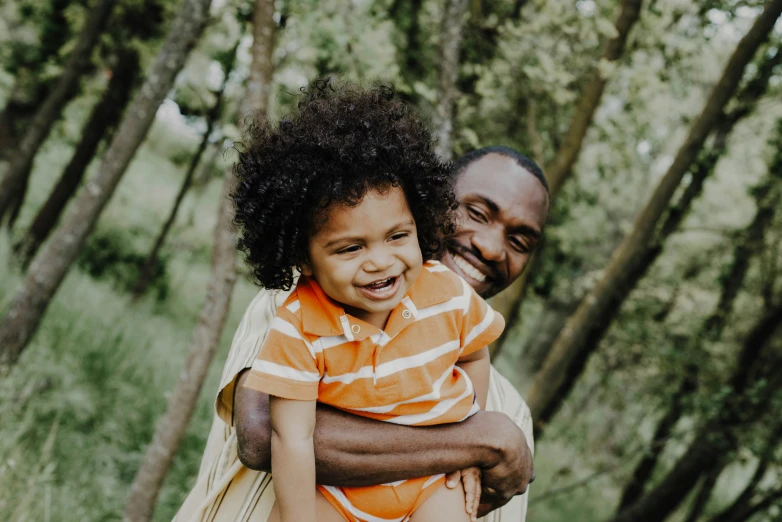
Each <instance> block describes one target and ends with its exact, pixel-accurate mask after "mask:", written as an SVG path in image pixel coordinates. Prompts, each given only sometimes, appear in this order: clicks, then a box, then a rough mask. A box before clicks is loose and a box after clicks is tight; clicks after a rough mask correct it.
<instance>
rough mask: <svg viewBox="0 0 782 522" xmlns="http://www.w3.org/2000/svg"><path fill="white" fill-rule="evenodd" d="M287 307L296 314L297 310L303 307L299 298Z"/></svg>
mask: <svg viewBox="0 0 782 522" xmlns="http://www.w3.org/2000/svg"><path fill="white" fill-rule="evenodd" d="M285 308H287V309H288V310H290V311H291V312H292V313H294V314H295V313H296V312H298V311H299V308H301V303H300V302H299V300H298V299H297V300H296V301H293V302H292V303H291V304H289V305H288V306H286V307H285Z"/></svg>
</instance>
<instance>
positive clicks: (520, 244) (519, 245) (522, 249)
mask: <svg viewBox="0 0 782 522" xmlns="http://www.w3.org/2000/svg"><path fill="white" fill-rule="evenodd" d="M510 245H511V247H513V250H515V251H516V252H519V253H521V254H526V253H528V252H530V250H532V249H531V248H530V246H529V244H528V243H527V242H525V241H524V240H523V239H520V238H518V237H512V238H510Z"/></svg>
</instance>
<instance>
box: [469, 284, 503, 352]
mask: <svg viewBox="0 0 782 522" xmlns="http://www.w3.org/2000/svg"><path fill="white" fill-rule="evenodd" d="M460 279H461V278H460ZM462 285H463V287H464V297H465V298H466V299H467V309H466V310H465V312H464V317H463V321H462V331H461V344H462V351H461V355H462V356H464V355H469V354H471V353H473V352H477V351H478V350H480V349H481V348H483V347H485V346H488V345H489V344H491V343H493V342H494V341H496V340H497V339H498V338H499V336H500V334H502V330H503V329H504V328H505V319H503V317H502V315H501V314H499V313H497V312H495V311H494V309H493V308H492V307H491V306H489V304H488V303H487V302H486V301H484V299H483V298H482V297H481V296H479V295H478V294H477V293H476V292H475V290H473V288H472V287H471V286H470V285H469V284H467V282H465V281H464V280H462Z"/></svg>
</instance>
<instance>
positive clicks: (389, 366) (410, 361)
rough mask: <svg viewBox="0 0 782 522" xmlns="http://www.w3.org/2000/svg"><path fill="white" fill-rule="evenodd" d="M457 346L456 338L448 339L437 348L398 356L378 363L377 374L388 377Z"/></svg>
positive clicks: (424, 363)
mask: <svg viewBox="0 0 782 522" xmlns="http://www.w3.org/2000/svg"><path fill="white" fill-rule="evenodd" d="M458 348H459V341H458V340H456V341H449V342H447V343H445V344H442V345H440V346H438V347H437V348H432V349H431V350H427V351H425V352H422V353H417V354H415V355H411V356H409V357H400V358H399V359H395V360H393V361H388V362H387V363H383V364H380V365H378V367H377V376H378V377H381V378H382V377H388V376H389V375H393V374H395V373H397V372H401V371H404V370H408V369H410V368H417V367H419V366H424V365H426V364H428V363H430V362H432V361H434V360H435V359H438V358H440V357H442V356H443V355H445V354H447V353H449V352H452V351H454V350H457V349H458Z"/></svg>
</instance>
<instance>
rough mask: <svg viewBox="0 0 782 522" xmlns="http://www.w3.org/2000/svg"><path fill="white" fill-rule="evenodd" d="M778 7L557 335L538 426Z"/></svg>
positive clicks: (585, 354)
mask: <svg viewBox="0 0 782 522" xmlns="http://www.w3.org/2000/svg"><path fill="white" fill-rule="evenodd" d="M780 13H782V0H769V1H768V2H766V5H765V9H764V10H763V12H762V13H761V14H760V15H759V16H758V18H757V19H756V20H755V23H754V24H753V26H752V28H751V29H750V31H749V32H748V33H747V34H746V35H745V36H744V37H743V38H742V39H741V41H740V42H739V44H738V45H737V47H736V49H735V51H734V52H733V55H732V56H731V57H730V59H729V60H728V63H727V65H726V66H725V68H724V70H723V73H722V76H721V78H720V79H719V81H718V82H717V84H716V85H715V86H714V88H713V89H712V92H711V94H710V95H709V97H708V99H707V102H706V105H705V107H704V108H703V110H702V112H701V114H700V115H699V116H698V118H697V120H696V121H695V122H694V123H693V125H692V127H691V128H690V132H689V134H688V136H687V137H686V139H685V141H684V143H683V144H682V146H681V147H680V149H679V151H678V152H677V154H676V157H675V158H674V161H673V163H672V164H671V166H670V167H669V169H668V171H667V172H666V174H665V176H664V177H663V178H662V179H661V181H660V183H659V184H658V186H657V187H656V189H655V191H654V193H653V194H652V196H651V198H650V199H649V201H648V202H647V204H646V206H645V207H644V209H643V210H642V211H641V212H640V213H639V214H638V216H637V217H636V220H635V223H634V225H633V229H632V231H631V232H630V233H629V234H628V236H627V237H626V238H625V239H624V240H623V241H622V243H621V244H620V245H619V247H618V248H617V249H616V250H615V251H614V254H613V255H612V257H611V260H610V262H609V264H608V267H607V268H606V270H605V272H604V274H603V277H602V279H601V280H600V281H599V282H598V283H597V285H596V286H595V287H594V288H593V289H592V291H591V292H590V293H589V294H588V295H587V296H586V297H585V298H584V300H583V301H582V302H581V304H580V305H579V307H578V309H577V310H576V312H575V313H574V314H573V315H572V316H571V318H570V319H569V320H568V322H567V324H566V325H565V328H564V329H563V331H562V332H561V333H560V335H559V336H558V337H557V340H556V341H555V342H554V345H553V346H552V349H551V352H550V353H549V355H548V357H547V358H546V361H545V362H544V364H543V367H542V368H541V370H540V372H538V374H537V375H536V377H535V380H534V382H533V385H532V389H531V392H530V395H529V401H528V402H529V405H530V408H531V410H532V413H533V417H534V418H535V419H536V420H537V421H538V427H539V428H538V429H539V430H540V429H541V428H543V427H545V424H546V423H547V422H548V421H549V420H550V419H551V417H552V416H553V415H554V413H555V412H556V411H557V410H558V408H559V406H560V405H561V404H562V402H563V401H564V399H565V398H566V397H567V395H568V394H569V393H570V390H571V389H572V387H573V385H574V383H575V381H576V380H577V379H578V377H579V376H580V374H581V372H582V370H583V368H584V367H585V365H586V362H587V360H588V359H589V356H590V355H591V354H592V352H594V350H595V348H596V347H597V344H598V341H599V340H600V339H601V338H602V336H603V333H604V332H605V331H606V330H607V328H608V326H609V325H610V322H611V319H612V317H613V314H614V312H615V310H616V309H617V306H618V303H621V300H622V298H623V297H622V296H623V295H624V294H625V292H626V290H627V288H628V284H629V283H630V281H632V280H633V278H634V277H635V273H636V271H637V270H638V267H639V266H640V265H641V264H642V261H643V257H642V254H643V253H644V252H645V251H646V247H647V246H648V245H649V243H650V241H651V240H652V239H653V237H654V234H655V231H656V230H657V227H658V224H659V222H660V220H661V218H662V217H663V215H664V213H665V211H666V210H667V208H668V205H669V203H670V201H671V198H672V197H673V195H674V193H675V191H676V189H677V188H678V187H679V185H680V183H681V181H682V178H683V177H684V175H685V174H686V173H687V172H688V171H689V169H690V167H691V166H692V165H693V163H694V162H695V161H696V158H697V155H698V152H699V151H700V150H701V148H702V147H703V144H704V142H705V141H706V138H707V136H708V135H709V133H710V132H711V130H712V128H713V126H714V124H715V123H716V122H717V120H718V118H719V116H720V114H721V113H722V112H723V110H724V108H725V105H726V103H727V102H728V101H729V100H730V99H731V98H732V97H733V95H734V93H735V91H736V89H737V87H738V85H739V82H740V81H741V78H742V75H743V74H744V69H745V68H746V66H747V64H748V63H749V62H750V60H751V59H752V57H753V55H754V54H755V53H756V52H757V50H758V48H759V47H760V46H761V44H762V43H763V42H764V41H765V40H766V38H767V37H768V35H769V33H770V32H771V30H772V29H773V27H774V23H775V22H776V20H777V18H778V17H779V15H780Z"/></svg>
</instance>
